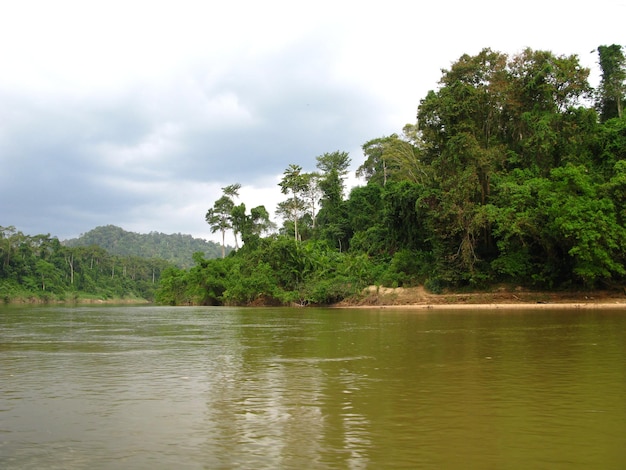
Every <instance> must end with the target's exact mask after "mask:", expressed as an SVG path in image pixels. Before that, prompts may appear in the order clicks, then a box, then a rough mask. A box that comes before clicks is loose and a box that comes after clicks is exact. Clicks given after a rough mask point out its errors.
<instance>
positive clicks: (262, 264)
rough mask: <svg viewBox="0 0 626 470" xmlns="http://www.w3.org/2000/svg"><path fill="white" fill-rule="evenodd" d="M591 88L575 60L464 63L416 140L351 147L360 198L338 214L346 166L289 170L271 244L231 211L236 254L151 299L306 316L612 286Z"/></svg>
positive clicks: (600, 141)
mask: <svg viewBox="0 0 626 470" xmlns="http://www.w3.org/2000/svg"><path fill="white" fill-rule="evenodd" d="M606 52H607V50H605V49H601V54H604V53H606ZM608 52H609V53H610V54H612V56H611V57H612V58H613V59H619V60H618V65H616V67H617V68H615V67H614V69H611V70H613V71H612V72H610V71H609V70H608V65H607V64H608V63H607V62H605V63H604V65H603V73H605V74H609V75H610V79H611V80H613V82H611V86H613V88H610V87H608V88H607V84H608V82H607V80H609V79H608V78H606V77H608V75H606V76H603V77H604V78H603V79H604V80H605V82H604V84H603V85H602V86H603V88H602V90H601V93H600V94H597V95H596V96H599V97H600V99H601V100H603V102H602V103H603V106H605V105H608V103H609V101H610V100H609V98H610V99H613V102H612V104H611V106H613V109H617V108H615V106H616V104H617V100H618V95H616V94H615V93H613V95H611V94H610V93H612V92H611V90H622V88H620V87H622V86H623V80H624V79H623V77H622V76H621V75H620V73H621V72H620V70H621V69H619V67H621V65H619V64H620V63H621V62H620V61H621V60H622V59H621V57H622V56H620V54H621V48H619V50H617V49H616V50H613V49H610V50H609V51H608ZM605 58H606V57H605V56H604V58H602V59H601V60H604V59H605ZM609 72H610V73H609ZM588 75H589V70H587V69H586V68H584V67H581V65H580V64H579V61H578V58H577V57H576V56H556V55H554V54H552V53H551V52H549V51H534V50H531V49H526V50H524V51H522V52H521V53H520V54H517V55H515V56H512V57H509V56H508V55H506V54H502V53H499V52H496V51H492V50H490V49H485V50H483V51H481V52H480V53H479V54H477V55H475V56H470V55H463V56H462V57H461V58H459V60H458V61H457V62H455V63H454V64H453V65H452V66H451V67H450V69H449V70H444V71H443V76H442V78H441V80H440V82H439V88H438V89H437V90H434V91H431V92H429V93H428V94H427V96H426V97H425V98H424V99H423V100H422V101H421V102H420V104H419V108H418V113H417V118H418V119H417V124H415V125H413V124H410V125H407V126H405V127H404V129H403V132H402V134H401V135H398V134H392V135H390V136H385V137H381V138H377V139H372V140H369V141H368V142H367V143H366V144H364V145H363V152H364V158H365V161H364V163H363V164H362V165H361V166H360V167H359V168H358V170H357V176H361V177H364V178H365V179H366V180H367V184H366V185H365V186H362V187H356V188H353V189H352V191H351V192H350V194H349V195H348V198H347V199H345V198H344V196H345V195H344V190H345V176H346V172H347V169H348V166H349V163H350V159H349V157H348V154H347V153H345V152H333V153H327V154H324V155H322V156H320V157H317V159H316V160H317V169H318V170H319V172H317V173H305V172H303V171H302V168H301V167H300V166H298V165H289V167H288V168H287V170H286V171H285V173H284V176H283V180H282V181H281V183H280V187H281V190H282V192H283V193H284V194H285V195H287V196H288V199H287V200H286V201H284V202H282V203H281V204H280V205H279V214H280V215H282V216H283V218H284V219H285V224H284V225H283V229H282V231H281V233H282V235H271V236H268V237H265V238H263V237H262V235H261V233H259V232H257V231H255V229H253V227H254V226H255V225H254V224H255V222H254V221H255V220H257V216H256V215H255V213H254V209H253V210H252V211H251V213H250V215H247V214H246V212H245V206H244V205H243V204H242V205H241V206H237V208H235V209H234V211H232V212H231V217H232V218H231V219H229V220H230V221H231V222H232V221H233V220H234V221H236V225H237V226H238V227H240V228H239V231H240V232H241V234H242V237H243V238H244V246H243V248H242V249H241V250H239V251H238V252H237V253H234V254H231V256H229V257H227V258H225V259H223V260H204V259H197V260H196V263H197V264H196V266H195V267H194V268H192V269H191V270H189V271H186V272H181V271H176V272H172V273H171V274H168V275H167V276H166V277H165V279H164V281H163V282H162V283H161V288H160V291H159V297H158V298H159V299H161V301H163V302H167V303H185V302H192V303H218V304H222V305H228V304H247V305H255V304H258V303H277V304H291V303H297V304H300V305H306V304H327V303H333V302H337V301H339V300H341V299H344V298H346V297H348V296H352V295H358V294H359V293H360V292H361V291H362V289H363V288H364V287H365V286H367V285H371V284H382V285H385V286H414V285H417V284H423V285H424V286H425V287H426V288H427V289H428V290H430V291H432V292H436V293H439V292H443V291H444V290H445V289H446V288H448V287H462V286H486V285H489V284H490V283H499V282H514V283H516V284H522V285H529V286H534V287H538V288H552V287H565V286H585V287H597V286H602V285H603V284H606V283H609V282H610V283H616V282H617V283H620V282H624V281H625V280H626V226H625V222H626V163H625V162H626V121H624V118H619V117H614V118H612V119H608V117H609V115H608V114H606V113H605V111H606V110H605V108H606V106H605V107H604V108H602V109H601V113H605V114H602V116H601V119H598V114H597V112H596V109H594V108H589V107H585V106H584V103H585V99H587V98H589V97H590V95H591V92H592V90H591V87H590V86H589V84H588V82H587V77H588ZM620 77H622V78H620ZM611 97H612V98H611ZM607 109H608V108H607ZM318 204H319V206H320V209H319V211H317V212H316V208H317V207H318ZM259 217H260V219H258V220H265V219H264V216H263V217H261V216H259ZM244 234H247V235H244ZM294 238H295V240H296V241H295V242H294ZM161 291H162V292H161Z"/></svg>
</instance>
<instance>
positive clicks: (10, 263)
mask: <svg viewBox="0 0 626 470" xmlns="http://www.w3.org/2000/svg"><path fill="white" fill-rule="evenodd" d="M171 266H172V264H170V263H169V262H167V261H164V260H162V259H155V258H152V259H147V258H143V257H139V256H132V255H112V254H110V253H108V252H107V251H106V250H104V249H103V248H101V247H99V246H96V245H91V246H75V247H70V246H63V245H62V244H61V243H60V242H59V240H58V239H57V238H56V237H51V236H50V235H49V234H46V235H26V234H24V233H22V232H20V231H19V230H16V229H15V227H12V226H10V227H0V300H1V301H3V302H11V301H14V300H22V301H44V302H45V301H54V300H64V301H74V300H78V299H79V298H88V299H89V298H91V299H97V300H107V299H129V298H130V299H133V298H134V299H147V300H151V299H153V298H154V291H155V290H156V287H157V285H158V282H159V279H160V276H161V273H162V272H163V270H164V269H166V268H167V267H171Z"/></svg>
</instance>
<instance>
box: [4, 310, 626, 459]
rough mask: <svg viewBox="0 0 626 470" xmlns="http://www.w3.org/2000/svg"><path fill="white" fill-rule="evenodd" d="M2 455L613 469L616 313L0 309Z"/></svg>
mask: <svg viewBox="0 0 626 470" xmlns="http://www.w3.org/2000/svg"><path fill="white" fill-rule="evenodd" d="M0 468H2V469H5V470H9V469H20V470H22V469H42V468H46V469H57V468H58V469H120V468H128V469H150V470H156V469H169V468H176V469H282V468H285V469H291V468H295V469H365V468H368V469H387V468H388V469H399V468H407V469H409V468H410V469H415V468H433V469H442V468H446V469H457V468H458V469H472V468H476V469H529V468H532V469H551V470H554V469H568V470H571V469H592V468H594V469H604V470H606V469H624V468H626V310H624V311H621V310H607V311H602V310H597V309H594V310H585V309H575V310H558V311H557V310H555V311H550V310H535V311H532V310H528V311H527V310H510V311H507V310H488V311H487V310H485V311H481V310H463V311H446V310H432V311H428V310H406V309H405V310H394V309H354V310H352V309H348V310H337V309H312V308H311V309H309V308H305V309H286V308H282V309H280V308H278V309H276V308H248V309H238V308H212V307H176V308H174V307H154V306H142V307H127V306H122V307H111V306H107V307H102V306H76V307H64V306H48V307H28V306H22V307H13V306H4V307H0Z"/></svg>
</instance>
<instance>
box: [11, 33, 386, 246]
mask: <svg viewBox="0 0 626 470" xmlns="http://www.w3.org/2000/svg"><path fill="white" fill-rule="evenodd" d="M300 46H301V45H300ZM307 47H308V48H307V49H306V50H304V49H302V48H300V49H299V48H298V46H297V45H296V46H293V47H292V48H291V49H289V50H286V51H282V52H280V53H277V54H276V55H275V56H274V57H272V58H270V59H267V60H264V61H255V60H249V61H242V62H240V63H237V62H235V63H234V65H232V64H231V67H230V69H227V70H222V72H220V73H219V74H216V73H214V72H212V71H211V64H202V65H201V66H197V67H196V68H195V69H189V70H186V71H184V73H181V74H179V75H177V76H173V77H170V78H169V79H168V80H162V81H158V80H155V82H154V83H149V84H137V85H136V86H134V87H132V88H128V89H126V90H123V91H122V92H120V93H116V94H115V93H108V94H103V95H95V94H92V95H83V96H63V95H57V96H37V95H33V96H28V95H26V94H19V93H18V94H15V93H8V92H5V93H2V92H1V91H0V108H1V109H3V110H4V111H1V112H0V113H1V114H0V118H2V120H3V122H4V129H2V131H1V133H0V150H1V154H2V155H0V163H1V164H2V166H3V171H2V173H3V175H2V176H0V182H1V186H0V214H1V217H2V220H1V221H0V225H9V224H12V225H16V226H18V228H20V229H22V230H24V231H28V232H30V233H33V232H37V233H39V232H52V233H53V234H69V235H72V234H74V235H77V234H78V233H80V232H84V231H86V230H89V229H90V228H92V227H93V226H95V225H102V224H107V223H115V221H116V220H130V219H132V217H133V214H136V213H137V209H136V208H137V207H149V206H154V207H160V206H167V203H168V199H170V198H171V194H168V193H167V191H165V192H159V191H157V190H155V187H157V186H154V185H155V184H157V183H159V182H168V181H170V182H171V181H178V182H180V184H181V185H184V184H186V183H187V182H204V183H209V182H212V181H213V182H217V183H218V184H228V183H231V182H235V181H236V182H240V183H242V184H249V185H254V184H257V183H261V182H262V181H267V179H268V176H269V175H275V174H280V173H282V171H283V170H284V169H285V168H286V167H287V165H288V164H290V163H297V164H300V165H302V166H304V167H305V168H312V167H314V164H315V160H314V159H315V156H317V155H320V154H322V153H324V152H327V151H333V150H347V151H349V150H350V148H358V146H360V145H361V144H362V143H363V142H365V140H367V139H369V138H372V137H376V136H377V135H376V125H377V123H376V116H377V113H378V112H379V110H380V109H382V104H381V103H378V102H376V101H375V100H374V99H372V98H371V97H370V96H368V94H367V93H366V92H364V91H363V90H358V89H351V88H350V87H349V86H348V85H347V84H345V83H341V82H339V81H337V80H336V79H334V78H333V77H332V76H331V70H330V68H331V67H330V66H331V64H329V63H327V62H326V61H327V59H325V58H324V51H323V50H322V51H319V50H318V51H316V49H315V47H313V46H311V47H309V46H307ZM353 158H358V156H353ZM146 229H147V230H151V229H152V228H150V227H147V228H146ZM174 231H175V230H174Z"/></svg>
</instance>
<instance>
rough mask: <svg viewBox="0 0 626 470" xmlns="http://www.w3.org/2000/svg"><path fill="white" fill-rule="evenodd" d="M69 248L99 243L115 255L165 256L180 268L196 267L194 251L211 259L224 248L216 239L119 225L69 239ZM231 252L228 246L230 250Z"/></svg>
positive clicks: (99, 228)
mask: <svg viewBox="0 0 626 470" xmlns="http://www.w3.org/2000/svg"><path fill="white" fill-rule="evenodd" d="M62 243H63V245H65V246H68V247H72V248H73V247H79V246H80V247H89V246H99V247H100V248H102V249H104V250H106V251H107V252H108V253H110V254H111V255H116V256H137V257H140V258H148V259H155V258H159V259H163V260H165V261H168V262H170V263H172V264H175V265H176V266H178V267H180V268H189V267H191V266H193V254H194V253H196V252H202V253H204V255H205V256H206V257H207V258H217V257H218V256H220V248H219V245H217V244H216V243H214V242H210V241H206V240H202V239H199V238H194V237H192V236H191V235H183V234H180V233H176V234H170V235H166V234H164V233H159V232H150V233H147V234H141V233H135V232H128V231H126V230H124V229H122V228H120V227H116V226H115V225H106V226H101V227H96V228H95V229H93V230H90V231H89V232H87V233H85V234H82V235H81V236H80V237H78V238H74V239H71V240H65V241H64V242H62ZM229 251H230V247H227V250H226V252H227V253H228V252H229Z"/></svg>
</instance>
